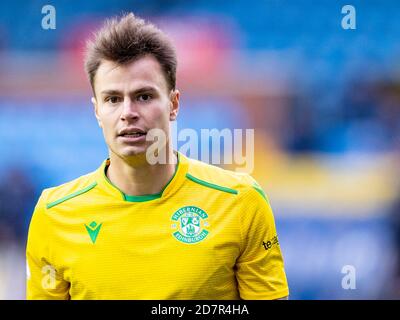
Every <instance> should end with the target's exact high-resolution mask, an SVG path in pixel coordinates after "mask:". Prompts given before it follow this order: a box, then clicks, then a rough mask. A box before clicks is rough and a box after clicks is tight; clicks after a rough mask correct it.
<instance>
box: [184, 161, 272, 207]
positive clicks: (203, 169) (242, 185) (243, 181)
mask: <svg viewBox="0 0 400 320" xmlns="http://www.w3.org/2000/svg"><path fill="white" fill-rule="evenodd" d="M187 159H188V162H189V167H188V171H187V173H186V178H188V179H189V180H192V181H193V182H195V183H198V184H200V185H203V186H204V187H208V188H214V189H217V190H218V189H221V191H226V192H228V193H232V194H236V195H240V194H242V195H243V194H246V195H247V196H253V195H254V196H255V197H256V198H257V197H260V196H261V197H262V198H264V199H266V200H267V197H266V195H265V193H264V191H263V190H262V188H261V187H260V185H259V184H258V183H257V181H256V180H255V179H254V178H253V177H252V176H251V175H249V174H247V173H242V172H235V171H231V170H226V169H223V168H220V167H217V166H214V165H210V164H207V163H205V162H202V161H198V160H194V159H190V158H187Z"/></svg>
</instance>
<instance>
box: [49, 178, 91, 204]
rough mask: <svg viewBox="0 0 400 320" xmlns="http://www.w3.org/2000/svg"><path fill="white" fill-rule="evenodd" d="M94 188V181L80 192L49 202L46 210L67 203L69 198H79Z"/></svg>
mask: <svg viewBox="0 0 400 320" xmlns="http://www.w3.org/2000/svg"><path fill="white" fill-rule="evenodd" d="M95 186H97V182H96V181H95V182H93V183H92V184H90V185H89V186H87V187H86V188H84V189H82V190H78V191H75V192H74V193H71V194H69V195H67V196H65V197H62V198H61V199H58V200H56V201H53V202H50V203H48V204H46V208H47V209H50V208H52V207H54V206H56V205H58V204H60V203H62V202H64V201H67V200H69V199H71V198H74V197H76V196H79V195H81V194H83V193H85V192H88V191H89V190H91V189H93V188H94V187H95Z"/></svg>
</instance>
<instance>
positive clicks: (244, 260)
mask: <svg viewBox="0 0 400 320" xmlns="http://www.w3.org/2000/svg"><path fill="white" fill-rule="evenodd" d="M250 179H251V186H250V187H249V188H248V190H247V191H245V192H243V198H242V199H241V204H242V208H243V209H242V210H241V213H240V223H241V234H242V246H241V247H242V248H241V254H240V256H239V257H238V259H237V261H236V279H237V282H238V288H239V294H240V298H241V299H244V300H266V299H279V298H284V297H286V296H288V295H289V288H288V283H287V279H286V274H285V269H284V261H283V256H282V252H281V249H280V246H279V241H278V235H277V232H276V227H275V220H274V216H273V212H272V209H271V206H270V204H269V201H268V198H267V196H266V195H265V193H264V192H263V190H262V189H261V187H260V186H259V185H258V184H257V183H256V182H255V181H254V179H253V178H251V177H250Z"/></svg>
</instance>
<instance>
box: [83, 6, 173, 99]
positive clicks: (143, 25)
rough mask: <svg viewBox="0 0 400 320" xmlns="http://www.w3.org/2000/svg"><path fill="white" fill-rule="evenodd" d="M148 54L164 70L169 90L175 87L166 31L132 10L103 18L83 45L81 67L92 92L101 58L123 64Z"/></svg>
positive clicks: (171, 48) (171, 46) (170, 45)
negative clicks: (101, 22)
mask: <svg viewBox="0 0 400 320" xmlns="http://www.w3.org/2000/svg"><path fill="white" fill-rule="evenodd" d="M146 55H152V56H153V57H154V58H155V59H156V60H157V61H158V63H159V64H160V65H161V68H162V70H163V72H164V77H165V79H166V81H167V86H168V89H169V90H174V89H175V87H176V66H177V58H176V50H175V47H174V45H173V44H172V42H171V40H170V39H169V38H168V37H167V35H166V34H165V33H164V32H162V31H161V30H160V29H158V28H157V27H156V26H154V25H153V24H151V23H149V22H146V21H144V20H143V19H141V18H139V17H136V16H135V15H134V14H133V13H128V14H124V15H122V16H121V17H113V18H111V19H107V20H106V21H105V23H104V25H103V26H102V27H101V28H100V29H99V30H98V31H97V32H96V33H95V34H94V39H93V40H89V41H88V42H87V45H86V55H85V71H86V73H87V76H88V78H89V81H90V84H91V86H92V90H93V93H94V80H95V76H96V72H97V70H98V68H99V66H100V64H101V62H102V60H110V61H113V62H115V63H117V64H120V65H123V64H127V63H129V62H132V61H134V60H137V59H139V58H142V57H144V56H146Z"/></svg>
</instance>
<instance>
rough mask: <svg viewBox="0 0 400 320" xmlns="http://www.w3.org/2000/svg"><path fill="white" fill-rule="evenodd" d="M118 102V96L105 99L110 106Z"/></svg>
mask: <svg viewBox="0 0 400 320" xmlns="http://www.w3.org/2000/svg"><path fill="white" fill-rule="evenodd" d="M120 101H121V99H120V97H118V96H110V97H107V98H106V102H110V103H111V104H116V103H118V102H120Z"/></svg>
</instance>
